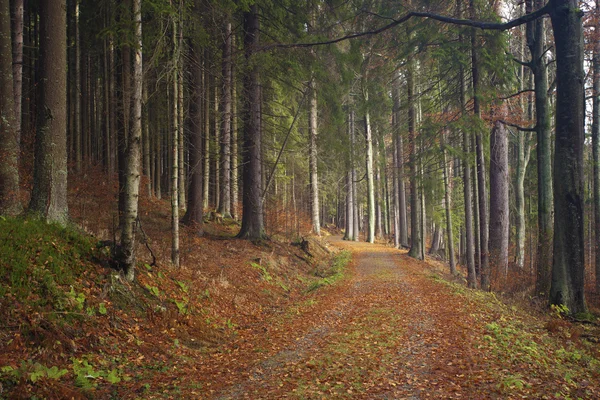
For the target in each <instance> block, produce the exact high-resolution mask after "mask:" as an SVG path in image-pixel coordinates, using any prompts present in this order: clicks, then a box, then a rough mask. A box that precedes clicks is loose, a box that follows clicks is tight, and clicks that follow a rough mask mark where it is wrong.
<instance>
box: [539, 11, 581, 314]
mask: <svg viewBox="0 0 600 400" xmlns="http://www.w3.org/2000/svg"><path fill="white" fill-rule="evenodd" d="M553 4H554V7H552V10H551V12H550V19H551V21H552V26H553V29H554V40H555V45H556V82H557V85H556V90H557V93H558V95H557V98H556V142H555V157H554V164H555V165H557V166H560V168H555V169H554V181H553V183H554V207H555V219H554V260H553V264H552V283H551V286H550V302H551V304H559V305H561V304H562V305H565V306H566V307H567V308H568V309H569V312H570V313H571V314H577V313H581V312H586V311H587V307H586V304H585V294H584V277H585V274H584V270H585V262H584V253H585V251H584V249H585V244H584V234H583V213H584V206H583V198H584V190H583V179H584V176H583V146H584V141H585V136H584V116H585V104H584V88H583V85H584V81H585V74H584V71H583V47H584V46H583V27H582V17H583V12H582V11H581V10H580V8H579V2H578V1H577V0H555V1H553ZM538 146H539V144H538ZM541 184H542V181H540V185H541Z"/></svg>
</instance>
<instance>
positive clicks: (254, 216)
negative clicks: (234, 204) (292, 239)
mask: <svg viewBox="0 0 600 400" xmlns="http://www.w3.org/2000/svg"><path fill="white" fill-rule="evenodd" d="M258 44H259V18H258V7H257V6H256V5H252V6H250V9H249V11H247V12H245V13H244V51H245V57H246V62H247V64H248V68H247V70H246V72H245V76H244V110H243V112H244V118H243V120H244V147H243V149H242V151H243V158H244V172H243V184H244V189H243V199H242V206H243V214H242V227H241V230H240V233H239V234H238V237H240V238H245V239H250V240H261V239H264V238H265V237H266V235H265V228H264V217H263V201H262V155H261V142H262V132H261V126H260V101H261V95H260V83H259V69H258V65H256V63H255V62H254V60H253V58H254V54H255V52H256V50H257V47H258Z"/></svg>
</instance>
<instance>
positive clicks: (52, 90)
mask: <svg viewBox="0 0 600 400" xmlns="http://www.w3.org/2000/svg"><path fill="white" fill-rule="evenodd" d="M66 24H67V15H66V4H65V0H56V1H45V2H42V3H41V4H40V32H39V34H40V52H39V81H38V84H37V87H38V90H39V92H38V97H37V99H38V103H37V105H36V109H37V118H36V143H35V150H34V153H35V161H34V171H33V190H32V193H31V202H30V204H29V208H30V210H31V211H32V212H34V213H36V214H37V215H39V216H40V217H41V218H43V219H45V220H46V221H48V222H56V223H59V224H61V225H66V224H67V220H68V205H67V73H66V65H67V31H66ZM7 54H10V51H9V52H8V53H7Z"/></svg>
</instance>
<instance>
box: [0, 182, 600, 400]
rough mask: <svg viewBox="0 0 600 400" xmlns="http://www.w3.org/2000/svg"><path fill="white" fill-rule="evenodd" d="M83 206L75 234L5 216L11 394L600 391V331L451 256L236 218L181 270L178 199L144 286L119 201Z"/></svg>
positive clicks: (369, 395) (157, 232)
mask: <svg viewBox="0 0 600 400" xmlns="http://www.w3.org/2000/svg"><path fill="white" fill-rule="evenodd" d="M97 186H100V187H101V186H102V185H97ZM82 190H83V191H84V192H86V193H87V191H89V190H91V188H83V189H82ZM104 192H107V193H108V194H105V193H104ZM102 196H107V197H106V199H104V198H103V197H102ZM72 199H76V202H75V203H73V204H72V205H71V210H72V214H73V216H74V220H75V222H76V224H77V225H76V226H73V227H70V228H68V229H63V228H60V227H57V226H53V225H46V224H42V223H40V222H37V221H33V220H10V219H6V220H1V221H0V275H1V278H2V279H1V281H0V321H1V322H0V398H5V399H13V398H16V399H19V398H36V399H43V398H47V399H64V398H75V399H78V398H94V399H111V398H114V399H116V398H119V399H122V398H123V399H152V398H155V399H170V398H208V399H211V398H212V399H238V398H249V399H257V398H264V399H280V398H293V399H321V398H327V399H330V398H336V399H337V398H339V399H344V398H348V399H397V398H411V399H425V398H548V399H553V398H565V399H568V398H572V399H576V398H582V399H594V398H598V397H600V377H599V371H600V368H599V367H600V366H599V359H600V355H599V353H598V351H599V348H598V344H597V343H598V338H599V337H600V332H599V329H598V326H597V325H596V323H593V322H592V323H586V324H580V323H573V322H572V321H569V320H567V319H565V318H564V317H563V315H562V313H561V310H559V309H555V310H551V311H549V312H539V311H536V310H535V309H532V308H529V307H523V306H522V305H519V304H514V303H510V302H506V301H505V300H504V299H502V298H500V297H497V296H496V295H494V294H491V293H482V292H480V291H474V290H470V289H467V288H466V287H465V286H464V282H463V281H462V280H461V279H460V278H458V277H451V276H447V275H445V274H444V270H445V267H444V266H442V265H440V264H439V263H433V262H420V261H416V260H413V259H411V258H409V257H407V256H406V255H405V254H404V253H403V252H401V251H398V250H395V249H392V248H390V247H386V246H384V245H381V244H380V245H372V244H366V243H354V242H343V241H341V240H339V238H337V237H336V238H329V239H328V241H329V242H331V243H332V245H327V244H326V243H324V242H323V241H321V240H316V239H312V238H311V239H308V240H305V241H301V240H299V241H297V242H295V243H293V244H290V243H288V242H286V241H283V240H280V241H278V240H273V241H269V242H265V243H261V244H253V243H249V242H246V241H241V240H237V239H235V238H233V235H234V233H235V232H236V230H237V228H238V227H237V225H236V223H235V222H234V221H226V223H225V224H222V225H221V224H216V223H209V224H208V225H207V227H206V231H207V234H206V235H205V236H204V237H198V236H197V235H195V232H194V230H193V229H191V228H184V229H183V232H184V234H183V235H182V238H183V242H182V253H183V261H184V262H183V267H182V268H178V269H175V268H173V267H170V266H169V265H168V264H167V263H166V262H164V261H162V260H166V259H168V249H169V228H168V227H169V219H168V211H167V210H168V205H166V204H163V203H162V202H160V201H156V200H154V201H150V200H148V199H142V201H143V202H145V204H144V209H145V210H148V211H147V214H145V215H144V216H143V218H142V221H143V228H144V231H145V233H146V235H147V237H148V238H149V239H148V245H149V247H150V248H151V249H152V250H153V253H154V255H155V256H156V258H157V260H158V262H157V263H156V265H154V264H152V257H151V255H150V253H149V252H148V251H147V248H146V247H145V245H144V243H141V245H140V246H141V247H140V254H141V255H142V257H143V262H142V264H140V267H139V269H138V277H137V280H136V282H135V283H133V284H129V283H127V282H124V281H122V280H121V279H120V277H119V275H118V274H117V273H116V271H114V270H113V269H111V268H110V252H109V250H108V248H107V247H103V246H98V242H99V240H100V239H103V240H107V239H110V238H111V236H113V234H114V233H113V232H112V231H111V229H112V228H111V224H112V221H111V219H112V218H113V217H112V216H113V215H114V214H112V213H113V210H111V209H108V208H107V209H102V210H101V211H99V212H95V213H93V214H92V213H90V212H89V210H90V209H92V207H93V206H94V204H93V201H92V200H91V199H89V198H87V197H82V196H79V197H78V196H77V195H75V196H72ZM104 200H106V202H104ZM109 200H110V191H100V192H99V193H97V197H95V200H94V201H97V202H98V203H96V204H98V205H100V208H101V207H103V206H102V204H112V202H110V201H109ZM86 210H88V211H86ZM85 231H91V232H95V233H96V234H97V235H98V236H90V235H89V234H88V233H86V232H85ZM334 248H338V249H341V250H334Z"/></svg>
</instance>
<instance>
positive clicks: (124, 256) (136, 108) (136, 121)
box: [118, 0, 143, 281]
mask: <svg viewBox="0 0 600 400" xmlns="http://www.w3.org/2000/svg"><path fill="white" fill-rule="evenodd" d="M141 2H142V0H133V3H132V11H133V13H132V14H133V21H134V43H135V47H134V59H133V79H132V85H131V113H129V114H130V117H131V121H130V123H129V124H128V125H129V129H130V131H129V135H128V140H127V151H126V156H125V166H124V168H123V171H124V177H125V179H124V182H123V183H124V188H123V189H122V191H123V193H124V196H123V198H124V202H123V205H124V207H123V213H122V223H121V227H122V229H121V246H120V254H119V255H118V259H119V263H120V265H121V266H122V268H123V271H124V273H125V278H126V279H127V280H128V281H133V279H134V277H135V263H136V255H135V244H136V242H135V239H136V238H135V236H136V231H137V220H138V200H139V189H140V164H141V136H142V80H143V74H142V5H141Z"/></svg>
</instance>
